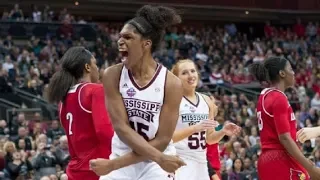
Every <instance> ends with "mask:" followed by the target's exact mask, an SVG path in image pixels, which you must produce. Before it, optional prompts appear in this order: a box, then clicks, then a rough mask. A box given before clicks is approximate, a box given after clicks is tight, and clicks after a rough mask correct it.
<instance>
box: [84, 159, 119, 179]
mask: <svg viewBox="0 0 320 180" xmlns="http://www.w3.org/2000/svg"><path fill="white" fill-rule="evenodd" d="M89 166H90V169H91V170H92V171H93V172H95V173H96V174H97V175H98V176H102V175H107V174H109V173H110V172H111V171H113V170H115V169H114V166H113V163H112V160H109V159H102V158H98V159H92V160H90V162H89Z"/></svg>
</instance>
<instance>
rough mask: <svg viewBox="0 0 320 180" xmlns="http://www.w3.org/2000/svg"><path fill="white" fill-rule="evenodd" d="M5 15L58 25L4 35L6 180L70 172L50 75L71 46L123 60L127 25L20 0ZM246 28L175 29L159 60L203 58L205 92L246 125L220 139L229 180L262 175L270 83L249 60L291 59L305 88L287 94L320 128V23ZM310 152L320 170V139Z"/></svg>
mask: <svg viewBox="0 0 320 180" xmlns="http://www.w3.org/2000/svg"><path fill="white" fill-rule="evenodd" d="M76 3H77V2H76ZM246 13H249V12H246ZM1 21H2V22H10V23H21V22H24V23H26V22H28V23H41V22H44V23H49V22H51V23H53V22H55V23H56V24H57V26H58V27H57V28H56V30H55V31H54V33H52V32H50V33H45V36H42V37H40V36H37V35H36V33H35V34H32V33H31V34H28V38H27V39H26V38H25V39H21V38H19V36H18V35H17V34H19V28H15V29H14V30H13V29H9V30H8V31H7V32H0V34H1V35H2V37H0V104H1V103H3V104H5V105H4V106H0V108H3V107H5V110H6V111H2V113H0V170H1V171H0V177H1V178H2V179H5V178H6V179H32V178H35V179H40V178H41V179H42V180H57V179H61V180H63V179H66V175H65V173H64V170H65V167H66V164H67V162H68V158H69V155H68V144H67V138H66V136H65V135H64V132H63V129H62V128H61V127H60V123H59V120H58V117H57V114H56V113H52V111H55V110H56V107H55V106H53V105H49V104H47V103H46V90H47V86H48V83H49V80H50V77H51V76H52V75H53V74H54V73H55V72H56V71H58V70H59V69H60V58H61V57H62V55H63V54H64V52H65V51H66V50H67V49H68V48H69V47H71V46H85V47H87V48H88V49H89V50H90V51H91V52H93V54H94V55H95V57H96V59H97V62H98V66H99V68H100V70H101V72H102V71H103V70H104V69H105V68H106V67H108V66H110V65H113V64H116V63H118V62H120V59H119V58H120V57H119V56H118V52H117V43H116V42H117V39H118V32H119V31H120V28H121V26H122V23H118V22H110V23H93V22H92V18H91V17H87V18H82V17H81V16H77V17H75V16H73V15H72V14H71V13H70V12H68V10H67V9H66V8H64V9H62V10H61V11H60V12H59V11H54V10H51V9H50V7H49V6H44V8H43V9H40V8H37V6H36V5H33V6H32V10H31V11H30V10H29V11H28V13H25V12H24V9H22V8H20V7H19V4H15V5H14V7H13V9H11V10H10V9H6V10H5V11H4V12H3V15H2V20H1ZM78 25H83V26H84V25H90V26H93V27H94V28H93V29H94V33H95V37H94V38H92V37H89V38H88V39H86V36H85V35H83V34H86V33H81V32H80V33H79V32H78V30H77V29H76V28H75V27H76V26H78ZM25 26H26V27H28V26H32V25H28V24H27V25H25V24H24V26H23V27H25ZM239 26H241V28H239ZM239 26H238V23H233V22H223V23H221V22H220V23H216V24H215V23H211V24H208V25H202V26H198V25H188V24H186V25H185V24H183V25H182V26H179V27H172V28H170V29H168V30H167V32H166V35H165V38H164V41H163V42H162V44H161V47H160V49H159V51H158V52H156V53H155V54H154V57H155V59H156V60H157V61H158V62H160V63H162V64H163V65H165V66H166V67H168V68H169V69H170V68H171V67H172V65H173V64H174V63H175V62H177V61H178V60H180V59H186V58H188V59H192V60H194V61H195V62H196V64H197V65H198V68H199V71H200V73H201V82H200V83H199V90H200V91H204V92H211V93H212V94H213V95H214V97H215V98H216V99H217V103H218V105H219V113H218V116H217V117H216V120H217V121H219V122H220V123H221V124H223V123H224V122H226V121H231V122H234V123H236V124H238V125H240V126H241V127H242V128H243V131H242V133H241V135H240V136H237V137H230V138H227V137H226V138H224V139H223V141H221V142H220V143H219V153H220V159H221V171H222V173H223V174H224V177H228V176H229V179H234V178H233V177H235V176H234V174H241V176H236V177H241V179H252V180H253V179H254V177H253V174H254V173H255V172H256V162H257V158H258V156H259V153H260V139H259V131H258V128H257V121H256V116H255V100H256V98H257V96H258V95H259V90H261V88H262V87H261V86H260V85H258V83H257V82H256V81H255V80H254V79H253V77H251V76H250V74H249V73H248V65H250V64H252V63H253V62H262V61H264V59H265V58H267V57H270V56H283V57H285V58H287V59H289V60H290V62H291V63H292V65H293V68H294V70H295V75H296V87H295V88H292V89H290V90H288V91H287V93H286V94H287V96H288V98H289V100H290V103H291V106H292V107H293V109H294V111H295V115H296V119H297V125H298V127H299V128H301V127H312V126H319V125H320V119H319V115H320V59H319V58H320V27H319V22H315V21H303V20H302V19H300V18H297V19H295V23H291V24H285V25H278V24H277V25H274V24H273V23H272V22H270V21H266V22H261V23H260V27H257V26H254V25H252V26H250V25H249V26H247V27H246V28H243V25H239ZM17 29H18V30H17ZM39 31H40V32H42V31H43V30H39ZM11 33H12V34H11ZM40 34H41V33H40ZM82 35H83V36H82ZM15 37H17V38H15ZM263 86H264V85H263ZM9 106H10V108H8V107H9ZM8 109H9V110H8ZM48 109H53V110H50V111H48ZM1 118H2V120H1ZM302 151H303V152H304V154H305V155H306V156H307V157H309V159H310V160H312V161H314V162H315V163H316V165H317V166H318V167H320V138H319V139H312V140H311V141H307V142H306V143H304V144H302Z"/></svg>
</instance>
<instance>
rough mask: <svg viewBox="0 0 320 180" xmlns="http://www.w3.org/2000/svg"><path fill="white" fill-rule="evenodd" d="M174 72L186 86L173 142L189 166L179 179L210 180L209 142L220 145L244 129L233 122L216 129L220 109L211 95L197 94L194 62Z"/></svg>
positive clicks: (180, 64)
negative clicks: (207, 145) (207, 151)
mask: <svg viewBox="0 0 320 180" xmlns="http://www.w3.org/2000/svg"><path fill="white" fill-rule="evenodd" d="M172 72H173V74H174V75H176V76H177V77H179V78H180V80H181V82H182V86H183V98H182V101H181V103H180V110H179V111H180V113H179V120H178V123H177V127H176V130H175V132H174V134H173V138H172V139H173V142H174V143H175V144H174V145H175V147H176V149H177V154H178V156H179V157H180V158H182V160H183V161H184V162H185V163H186V164H187V165H186V166H184V167H181V168H180V169H178V170H177V171H176V179H177V180H186V179H188V180H209V179H210V176H209V172H208V168H207V167H208V164H207V154H206V143H208V144H213V143H217V142H219V141H220V139H222V138H223V137H224V135H226V134H229V135H232V134H235V133H238V132H239V131H240V129H241V128H240V127H238V126H237V125H235V124H233V123H229V124H226V125H225V127H224V128H223V130H222V131H219V132H216V131H215V130H214V128H215V127H216V126H218V122H216V121H214V120H213V118H214V116H215V115H216V114H217V112H218V110H217V106H216V105H215V103H214V100H211V99H210V98H209V97H208V96H207V95H204V94H200V93H198V92H196V87H197V85H198V80H199V75H198V71H197V68H196V66H195V64H194V62H193V61H191V60H189V59H187V60H180V61H178V62H177V63H176V64H175V65H174V66H173V68H172Z"/></svg>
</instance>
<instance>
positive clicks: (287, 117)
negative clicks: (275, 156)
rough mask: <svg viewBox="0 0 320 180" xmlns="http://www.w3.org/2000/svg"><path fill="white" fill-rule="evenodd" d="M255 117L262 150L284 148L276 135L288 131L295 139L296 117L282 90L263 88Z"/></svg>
mask: <svg viewBox="0 0 320 180" xmlns="http://www.w3.org/2000/svg"><path fill="white" fill-rule="evenodd" d="M257 117H258V126H259V130H260V140H261V145H262V151H264V150H267V149H277V150H285V148H284V147H283V146H282V144H281V143H280V140H279V137H278V136H279V135H280V134H284V133H290V135H291V138H292V139H293V140H294V141H296V132H297V128H296V118H295V116H294V113H293V111H292V108H291V106H290V104H289V102H288V100H287V97H286V95H285V94H284V93H283V92H281V91H279V90H277V89H269V88H266V89H264V90H263V91H262V92H261V94H260V96H259V100H258V103H257Z"/></svg>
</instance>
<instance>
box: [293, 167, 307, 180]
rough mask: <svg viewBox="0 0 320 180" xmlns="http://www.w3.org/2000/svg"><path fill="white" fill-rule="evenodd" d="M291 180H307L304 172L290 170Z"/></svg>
mask: <svg viewBox="0 0 320 180" xmlns="http://www.w3.org/2000/svg"><path fill="white" fill-rule="evenodd" d="M290 179H299V180H305V179H306V174H304V173H303V172H302V171H299V170H294V169H291V168H290Z"/></svg>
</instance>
